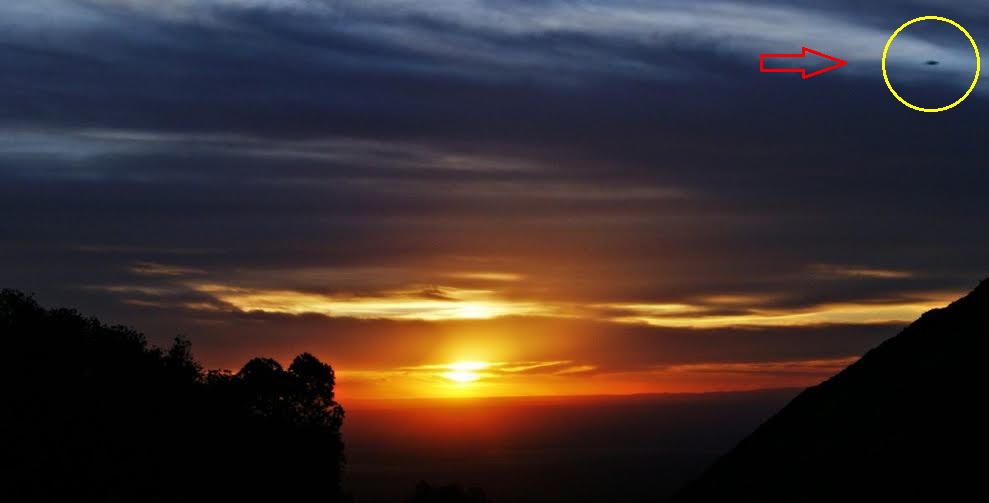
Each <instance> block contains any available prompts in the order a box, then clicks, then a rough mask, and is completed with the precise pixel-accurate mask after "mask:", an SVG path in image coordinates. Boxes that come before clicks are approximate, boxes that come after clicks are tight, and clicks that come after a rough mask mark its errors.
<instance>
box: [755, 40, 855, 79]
mask: <svg viewBox="0 0 989 503" xmlns="http://www.w3.org/2000/svg"><path fill="white" fill-rule="evenodd" d="M802 49H803V52H801V53H800V54H760V55H759V71H760V72H764V73H789V72H799V73H800V76H801V78H805V79H809V78H811V77H813V76H815V75H820V74H822V73H824V72H829V71H831V70H834V69H835V68H841V67H843V66H845V65H847V64H848V61H845V60H843V59H839V58H836V57H834V56H828V55H827V54H824V53H823V52H817V51H815V50H814V49H808V48H806V47H803V48H802ZM807 53H811V54H813V55H815V56H820V57H822V58H825V59H830V60H831V61H834V64H833V65H831V66H829V67H827V68H821V69H820V70H818V71H816V72H813V73H807V71H806V70H804V69H803V68H766V58H802V57H804V56H806V55H807Z"/></svg>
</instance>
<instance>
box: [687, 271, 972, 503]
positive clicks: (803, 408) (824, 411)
mask: <svg viewBox="0 0 989 503" xmlns="http://www.w3.org/2000/svg"><path fill="white" fill-rule="evenodd" d="M987 338H989V280H987V281H984V282H983V283H982V284H981V285H980V286H979V287H978V288H977V289H976V290H975V291H973V292H972V293H971V294H969V295H968V296H966V297H964V298H962V299H961V300H958V301H956V302H954V303H952V304H951V305H950V306H948V307H946V308H943V309H936V310H933V311H930V312H928V313H926V314H924V315H923V316H922V317H921V318H920V319H919V320H917V321H916V322H914V323H913V324H911V325H910V326H909V327H907V328H906V329H904V330H903V331H902V332H901V333H900V334H899V335H897V336H895V337H893V338H891V339H889V340H887V341H886V342H884V343H882V344H881V345H879V346H878V347H876V348H875V349H873V350H871V351H869V352H868V353H867V354H866V355H865V356H864V357H862V358H861V359H860V360H859V361H858V362H856V363H854V364H853V365H851V366H849V367H848V368H846V369H845V370H843V371H842V372H841V373H839V374H838V375H836V376H834V377H833V378H831V379H829V380H827V381H826V382H824V383H822V384H820V385H818V386H814V387H812V388H808V389H807V390H805V391H804V392H803V393H801V394H800V395H799V396H797V397H796V398H795V399H794V400H793V401H792V402H790V403H789V404H788V405H787V406H786V407H785V408H783V410H781V411H780V412H779V413H778V414H776V415H775V416H773V417H772V418H770V419H769V420H768V421H766V422H765V423H764V424H763V425H762V426H761V427H759V428H758V429H757V430H756V431H755V432H754V433H752V434H751V435H750V436H749V437H748V438H746V439H745V440H743V441H742V442H741V443H740V444H739V445H738V446H737V447H735V448H734V449H733V450H732V451H730V452H729V453H728V454H727V455H725V456H724V457H722V458H721V459H720V460H719V461H717V462H716V463H715V464H714V465H713V466H712V467H711V468H710V469H709V470H708V471H707V472H706V473H705V474H703V475H702V476H701V477H700V478H699V479H697V480H696V481H694V482H693V483H691V484H688V485H687V486H686V487H685V488H684V489H683V490H682V491H680V492H679V493H678V495H677V496H675V497H674V498H673V499H672V501H673V502H675V503H688V502H693V503H700V502H705V503H706V502H762V503H772V502H784V501H785V502H839V501H901V500H902V501H970V500H973V499H983V498H984V496H982V497H979V496H977V495H978V494H983V493H984V492H985V484H984V471H983V465H984V458H985V456H986V452H987V451H986V442H985V441H986V431H987V428H989V423H987V422H986V413H985V412H983V410H984V405H985V404H984V402H983V400H985V398H986V396H987V395H986V369H987V362H986V358H987V354H986V346H987V344H986V340H987Z"/></svg>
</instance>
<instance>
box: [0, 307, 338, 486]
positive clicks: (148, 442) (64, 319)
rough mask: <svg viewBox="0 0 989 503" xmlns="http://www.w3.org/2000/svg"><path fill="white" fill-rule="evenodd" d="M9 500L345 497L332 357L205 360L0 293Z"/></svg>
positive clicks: (178, 345) (2, 482) (184, 344)
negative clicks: (234, 362) (234, 364)
mask: <svg viewBox="0 0 989 503" xmlns="http://www.w3.org/2000/svg"><path fill="white" fill-rule="evenodd" d="M0 335H2V344H3V347H4V349H5V352H4V355H5V358H4V360H5V362H4V364H3V365H0V380H2V384H0V392H2V400H3V407H2V408H0V426H2V431H3V440H2V442H3V443H2V444H0V448H2V452H4V453H5V454H6V455H7V456H8V460H10V462H11V463H10V465H9V466H11V468H8V469H6V471H5V472H3V475H2V479H0V500H2V501H53V502H54V501H58V502H65V501H78V502H90V501H92V502H97V501H98V502H118V501H119V502H135V501H140V502H174V501H205V500H208V499H213V500H216V501H237V500H240V501H260V500H269V501H294V502H300V501H319V502H337V501H342V499H343V497H342V494H341V488H340V483H341V471H342V467H343V462H344V458H343V441H342V439H341V436H340V427H341V425H342V423H343V417H344V413H343V409H342V408H341V407H340V406H339V405H338V404H337V403H336V402H335V401H334V394H333V387H334V384H335V383H334V375H333V369H332V368H330V366H329V365H326V364H324V363H322V362H320V361H319V360H318V359H317V358H316V357H314V356H312V355H310V354H303V355H299V356H298V357H297V358H296V359H295V360H294V361H293V362H292V365H291V366H290V367H289V369H288V370H287V371H286V370H284V369H283V368H282V367H281V365H279V364H278V362H276V361H274V360H271V359H264V358H256V359H254V360H251V361H250V362H248V363H247V364H246V365H245V366H244V367H243V368H242V369H241V371H240V372H238V373H236V374H232V373H230V372H224V371H209V372H205V373H204V372H203V371H202V368H201V367H200V365H199V364H198V363H197V362H196V361H195V359H194V358H193V355H192V348H191V345H190V343H189V342H188V341H187V340H184V339H180V338H179V339H176V340H175V342H174V344H173V345H172V346H171V347H170V348H168V349H167V350H165V351H162V350H160V349H157V348H153V347H149V346H148V344H147V343H146V341H145V339H144V337H143V336H142V335H141V334H139V333H137V332H135V331H133V330H131V329H128V328H124V327H109V326H106V325H104V324H102V323H100V322H99V321H98V320H96V319H93V318H86V317H83V316H81V315H80V314H79V313H77V312H75V311H72V310H67V309H54V310H46V309H44V308H42V307H40V306H39V305H38V304H37V303H36V302H35V301H34V300H33V299H32V298H30V297H28V296H26V295H24V294H22V293H19V292H14V291H9V290H4V291H3V292H0Z"/></svg>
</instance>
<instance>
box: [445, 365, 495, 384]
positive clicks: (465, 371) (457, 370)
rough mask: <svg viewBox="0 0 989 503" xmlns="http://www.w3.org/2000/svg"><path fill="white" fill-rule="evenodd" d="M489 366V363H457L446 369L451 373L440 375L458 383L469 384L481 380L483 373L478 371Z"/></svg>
mask: <svg viewBox="0 0 989 503" xmlns="http://www.w3.org/2000/svg"><path fill="white" fill-rule="evenodd" d="M489 366H490V364H489V363H487V362H473V361H471V362H456V363H451V364H449V365H447V366H446V368H447V369H449V371H447V372H443V373H442V374H440V375H442V376H443V377H445V378H447V379H449V380H451V381H453V382H456V383H462V384H463V383H469V382H474V381H476V380H478V379H480V378H481V373H479V372H478V371H480V370H484V369H486V368H488V367H489Z"/></svg>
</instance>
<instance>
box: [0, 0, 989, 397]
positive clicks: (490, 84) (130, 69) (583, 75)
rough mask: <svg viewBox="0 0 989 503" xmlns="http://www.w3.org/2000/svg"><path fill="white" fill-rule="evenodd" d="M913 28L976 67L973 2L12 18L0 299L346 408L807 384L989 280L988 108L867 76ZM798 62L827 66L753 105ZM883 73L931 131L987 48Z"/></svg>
mask: <svg viewBox="0 0 989 503" xmlns="http://www.w3.org/2000/svg"><path fill="white" fill-rule="evenodd" d="M925 15H937V16H943V17H948V18H951V19H953V20H955V21H957V22H958V23H960V24H961V25H963V26H964V27H965V28H966V29H967V30H968V32H969V33H971V35H972V36H973V37H974V39H975V40H976V42H983V41H989V2H986V1H971V0H969V1H960V0H959V1H952V2H947V1H933V0H928V1H921V0H915V1H914V0H911V1H892V0H882V1H876V2H853V1H813V2H812V1H803V0H797V1H790V2H783V1H727V2H696V1H668V0H664V1H645V0H641V1H640V0H611V1H606V0H586V1H567V0H531V1H521V0H442V1H441V0H419V1H399V0H332V1H331V0H197V1H194V0H172V1H168V2H163V1H151V0H147V1H146V0H32V1H31V2H3V3H2V4H0V54H2V57H0V92H2V95H0V215H2V217H0V286H2V287H7V288H17V289H21V290H24V291H27V292H32V293H34V294H35V295H36V297H37V299H38V300H39V301H40V302H42V303H44V304H46V305H67V306H74V307H77V308H79V309H80V310H82V311H84V312H86V313H87V314H92V315H97V316H99V317H100V318H102V319H104V320H106V321H109V322H113V323H122V324H127V325H131V326H134V327H136V328H138V329H139V330H142V331H143V332H145V333H146V334H147V335H148V337H149V339H150V340H151V341H152V342H154V343H156V344H166V343H167V342H168V341H169V340H170V339H171V337H173V336H175V335H176V334H183V335H185V336H187V337H188V338H189V339H191V340H192V342H193V349H194V352H195V353H196V355H197V357H198V358H199V359H200V360H202V361H203V362H204V364H205V365H206V366H207V367H210V368H227V369H233V370H236V369H237V368H239V366H240V365H242V364H243V363H244V362H246V361H247V360H248V359H249V358H251V357H253V356H258V355H262V356H271V357H275V358H279V359H282V360H283V361H285V360H287V359H289V358H291V357H292V356H293V355H294V354H297V353H299V352H302V351H310V352H312V353H314V354H316V355H317V356H319V357H320V358H322V359H324V360H326V361H328V362H330V363H331V364H333V366H334V368H335V369H336V370H337V373H338V379H339V382H340V391H341V396H342V397H344V398H346V397H354V398H402V397H420V396H431V397H448V396H449V397H453V396H485V395H557V394H562V395H573V394H612V393H647V392H676V391H714V390H742V389H753V388H763V387H784V386H803V385H808V384H813V383H815V382H818V381H820V380H821V379H823V378H824V377H826V376H828V375H830V374H833V373H834V372H836V371H837V370H839V369H841V368H842V367H844V366H845V365H847V364H848V363H849V362H851V361H854V359H855V358H856V357H857V356H859V355H861V354H862V352H864V351H865V350H866V349H868V348H870V347H872V346H874V345H875V344H877V343H878V342H880V341H882V340H883V339H885V338H887V337H890V336H892V335H894V334H895V333H896V331H897V330H898V329H899V328H900V327H902V326H903V325H904V324H905V323H906V322H908V321H910V320H912V319H914V318H916V317H917V316H918V315H919V314H921V313H922V312H924V311H925V310H928V309H930V308H933V307H938V306H942V305H945V304H946V303H948V302H949V301H950V300H952V299H954V298H957V297H959V296H961V295H963V294H964V293H966V292H967V291H968V290H970V289H971V288H973V287H974V286H975V285H976V284H977V283H978V281H979V280H980V279H982V278H984V277H986V276H987V271H989V233H986V232H985V230H986V228H987V224H989V220H987V219H989V200H987V198H986V197H985V194H986V190H985V189H986V187H987V183H989V173H987V170H986V163H985V161H986V151H985V147H984V141H985V136H986V132H987V126H986V122H985V117H986V112H987V111H989V87H987V84H983V83H980V84H979V85H978V86H977V87H976V88H975V90H974V92H973V93H972V94H971V96H970V97H969V98H968V99H967V100H966V101H964V102H963V103H962V104H960V105H959V106H958V107H956V108H953V109H951V110H949V111H946V112H942V113H937V114H929V113H927V114H925V113H919V112H916V111H913V110H910V109H908V108H907V107H905V106H903V105H902V104H900V103H899V102H898V101H897V100H896V99H895V98H894V97H893V96H892V94H891V93H890V92H889V90H888V89H887V88H886V85H885V83H884V81H883V78H882V69H881V56H882V52H883V47H884V45H885V43H886V41H887V39H888V38H889V36H890V35H891V34H892V32H893V31H894V30H895V29H896V28H897V27H898V26H900V25H901V24H903V23H905V22H907V21H909V20H910V19H912V18H915V17H918V16H925ZM801 47H809V48H812V49H815V50H817V51H821V52H824V53H827V54H830V55H832V56H836V57H839V58H842V59H844V60H847V61H848V65H847V66H845V67H842V68H839V69H837V70H834V71H831V72H828V73H825V74H822V75H820V76H817V77H814V78H812V79H808V80H801V79H800V78H799V76H797V75H794V74H762V73H759V71H758V59H759V58H758V55H759V54H760V53H795V52H796V53H798V52H800V50H801ZM986 47H989V44H987V45H986ZM931 62H937V64H930V63H931ZM781 64H786V63H785V62H782V63H781ZM887 70H888V74H889V76H890V79H891V83H892V84H893V85H894V86H895V88H896V90H897V92H898V93H899V94H900V95H901V96H903V97H904V98H905V99H907V100H909V101H911V102H912V103H915V104H917V105H919V106H925V107H939V106H943V105H946V104H948V103H950V102H952V101H954V100H956V99H957V98H958V97H960V96H961V95H962V94H963V93H964V92H965V90H966V89H967V88H968V86H969V85H970V84H971V82H972V77H973V74H974V72H975V57H974V51H973V48H972V46H971V44H970V42H969V41H968V40H967V39H966V38H965V37H964V36H963V35H962V33H961V32H960V31H958V30H957V29H955V28H954V27H952V26H950V25H947V24H945V23H940V22H937V21H928V22H922V23H918V24H915V25H912V26H911V27H909V28H907V29H906V30H904V31H903V32H902V33H901V34H900V35H899V36H898V37H897V38H896V39H895V40H894V41H893V43H892V44H891V47H890V50H889V55H888V60H887Z"/></svg>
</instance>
